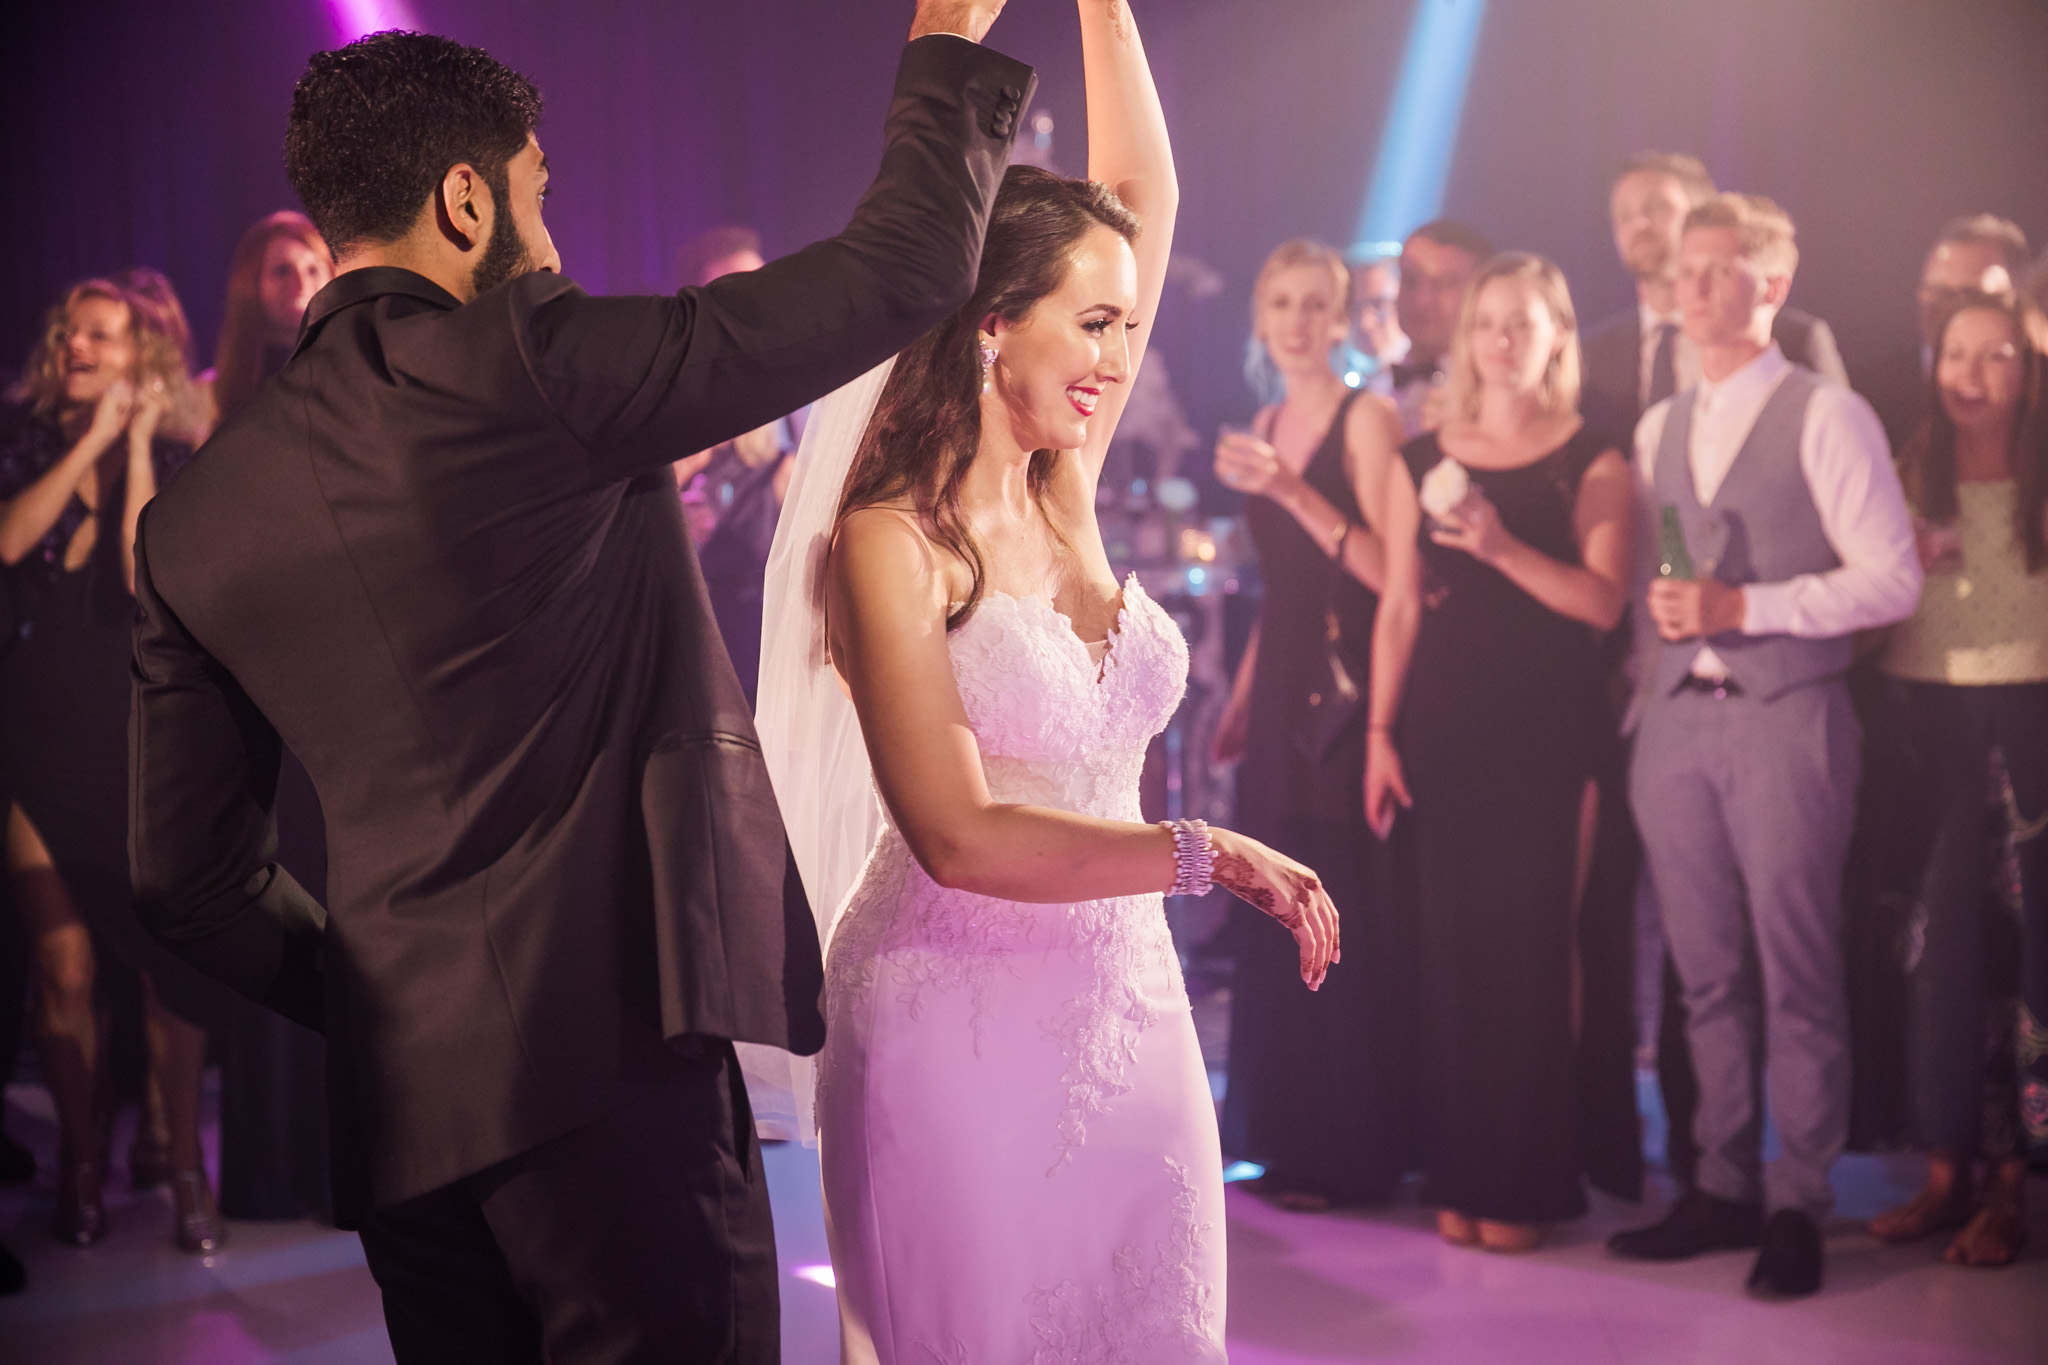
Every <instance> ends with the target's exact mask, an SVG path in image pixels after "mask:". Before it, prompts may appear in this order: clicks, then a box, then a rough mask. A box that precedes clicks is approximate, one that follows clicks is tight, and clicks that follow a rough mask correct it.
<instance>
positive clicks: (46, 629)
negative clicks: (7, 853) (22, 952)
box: [0, 405, 226, 1025]
mask: <svg viewBox="0 0 2048 1365" xmlns="http://www.w3.org/2000/svg"><path fill="white" fill-rule="evenodd" d="M70 446H71V443H70V442H69V441H67V440H66V439H65V437H64V434H63V432H62V431H61V430H59V429H58V427H57V425H56V424H55V423H54V422H51V421H47V420H45V419H42V418H39V417H37V416H35V415H33V414H32V413H31V412H29V411H28V410H27V409H26V408H23V407H20V406H16V405H8V406H6V407H5V408H0V499H11V498H15V497H18V496H20V494H21V493H22V492H23V491H24V490H26V489H27V488H28V487H29V486H31V485H32V484H34V483H35V482H36V481H37V480H38V479H40V478H41V477H42V476H43V475H44V474H46V473H48V472H49V470H50V469H51V468H52V467H53V466H55V465H56V464H58V463H59V462H60V461H62V460H63V458H64V455H65V453H66V452H67V451H68V450H69V449H70ZM122 448H123V449H125V446H124V447H122ZM191 454H192V452H191V449H190V448H189V447H187V446H184V445H182V444H179V443H177V442H173V441H169V440H165V439H163V438H158V440H157V441H156V442H155V443H154V445H153V447H152V450H151V455H152V457H153V460H154V462H155V465H156V478H157V484H158V487H164V486H166V485H168V484H169V483H170V482H171V480H172V479H174V478H175V477H177V474H178V471H179V470H181V469H182V468H184V465H185V462H186V461H187V460H188V459H189V458H190V457H191ZM126 497H127V474H126V466H125V465H124V466H123V468H122V473H121V474H120V475H119V476H118V477H117V478H116V479H115V481H114V483H113V485H112V487H111V489H110V490H109V492H108V495H107V497H106V499H105V500H104V501H103V502H102V503H101V504H100V507H99V510H98V511H97V512H94V511H88V510H87V509H86V506H85V504H84V503H83V502H82V501H81V500H80V499H78V498H76V497H74V498H72V499H71V501H70V502H69V503H67V504H66V506H65V509H64V511H63V512H62V513H61V514H60V515H59V516H58V518H57V521H56V522H55V523H54V524H53V525H52V526H51V527H50V529H49V530H48V531H47V532H45V533H44V534H43V537H42V539H40V540H39V541H37V542H36V544H35V545H34V546H33V547H31V548H30V550H29V552H28V553H27V555H25V556H24V557H23V558H22V559H21V560H20V561H19V562H18V563H15V564H13V565H10V566H7V567H6V568H4V569H0V802H4V801H13V802H15V803H17V804H19V805H20V806H21V808H22V811H23V813H24V814H25V815H27V816H28V819H29V823H30V824H32V825H34V826H35V827H36V830H37V832H38V833H39V834H41V835H42V838H43V843H44V844H45V846H47V847H48V849H49V851H50V857H51V860H52V861H53V862H54V863H55V864H56V867H57V871H58V873H59V875H60V876H62V878H63V879H64V886H65V889H66V890H67V891H69V892H70V894H71V898H72V900H73V902H74V903H75V904H76V906H77V908H78V911H79V914H80V916H81V917H82V918H83V919H84V921H85V923H86V926H87V927H88V928H89V929H90V930H91V932H92V936H93V941H94V943H95V944H96V945H97V947H98V949H99V965H100V973H101V977H102V988H103V990H105V989H108V988H112V989H125V988H126V987H125V985H123V984H121V983H120V978H121V976H122V974H123V972H124V971H125V970H127V969H133V970H137V971H143V972H146V973H148V975H149V977H150V980H151V983H152V984H153V985H154V986H155V987H156V989H157V993H158V995H159V997H160V998H161V999H162V1000H163V1002H164V1005H165V1006H166V1007H167V1008H168V1009H169V1010H170V1011H171V1012H172V1013H173V1014H176V1015H178V1016H179V1017H181V1018H183V1019H186V1020H189V1021H192V1022H196V1023H199V1024H201V1025H204V1024H205V1023H206V1022H207V1021H208V1020H209V1018H210V1017H211V1014H212V1011H213V1010H214V1009H215V1007H216V1006H217V1003H218V1002H219V1001H220V1000H221V999H222V998H223V997H224V996H225V995H226V988H225V987H222V986H220V985H217V984H216V983H214V982H213V981H211V980H208V979H207V978H205V977H203V976H201V975H200V974H199V973H198V971H197V970H195V969H194V968H192V967H191V966H189V965H187V964H186V963H185V962H184V961H183V960H182V959H180V958H177V957H174V956H172V955H171V953H170V952H169V951H168V950H167V949H165V948H164V947H163V946H162V945H160V944H158V943H157V941H156V940H155V939H154V938H152V937H151V936H150V935H149V933H148V931H147V930H145V929H144V928H143V927H142V921H141V920H139V919H137V918H136V915H135V904H134V897H133V895H132V893H131V891H130V888H129V883H128V688H129V678H130V675H131V672H132V664H133V659H134V648H133V645H132V643H131V632H132V630H133V623H134V619H135V599H134V598H133V597H132V596H131V595H130V594H129V592H128V585H127V580H126V575H125V573H124V571H123V568H122V564H121V534H120V520H119V518H120V511H121V508H122V506H123V503H124V502H125V500H126ZM88 518H97V522H98V529H97V538H96V539H95V541H94V544H93V550H92V553H91V554H90V555H89V556H88V557H87V559H86V561H85V563H84V564H82V565H80V566H78V567H77V568H76V569H67V568H66V567H65V566H64V556H65V553H66V551H67V549H68V548H69V546H70V543H71V540H72V537H73V536H74V535H75V534H76V533H77V531H78V528H79V527H80V525H81V524H83V523H84V522H85V521H86V520H87V519H88ZM5 813H6V812H5V806H4V804H0V815H4V814H5ZM130 984H132V983H130ZM137 998H138V999H139V997H137Z"/></svg>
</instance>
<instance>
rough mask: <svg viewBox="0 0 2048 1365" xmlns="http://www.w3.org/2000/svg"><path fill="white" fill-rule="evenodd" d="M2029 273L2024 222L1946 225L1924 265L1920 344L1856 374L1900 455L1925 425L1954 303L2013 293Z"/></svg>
mask: <svg viewBox="0 0 2048 1365" xmlns="http://www.w3.org/2000/svg"><path fill="white" fill-rule="evenodd" d="M2026 273H2027V234H2026V233H2025V232H2023V231H2021V230H2020V225H2019V224H2018V223H2015V222H2012V221H2011V220H2009V219H2005V218H2000V217H1998V216H1997V215H1995V214H1990V213H1976V214H1971V215H1970V216H1968V217H1965V218H1956V219H1952V220H1951V221H1950V222H1948V223H1947V224H1946V225H1944V226H1943V228H1942V229H1941V235H1940V236H1939V237H1937V238H1935V240H1934V245H1933V246H1931V247H1929V248H1928V249H1927V259H1926V260H1925V261H1924V262H1922V263H1921V266H1920V291H1919V294H1918V295H1917V296H1916V298H1915V300H1914V301H1915V303H1916V304H1917V312H1918V314H1919V318H1920V336H1919V340H1918V344H1916V345H1911V346H1901V347H1899V348H1897V349H1896V350H1893V351H1890V352H1888V353H1887V354H1886V355H1884V356H1883V357H1881V358H1880V359H1878V360H1876V361H1874V362H1872V363H1871V364H1870V365H1869V366H1867V367H1866V368H1864V369H1862V370H1860V371H1859V372H1858V373H1857V375H1856V391H1857V392H1858V393H1860V394H1862V395H1863V396H1864V397H1865V398H1868V399H1869V400H1870V405H1871V406H1872V407H1874V408H1876V409H1877V415H1878V418H1879V419H1880V420H1881V421H1883V423H1884V434H1885V435H1886V436H1888V437H1890V438H1891V443H1892V450H1893V452H1894V453H1896V452H1897V451H1898V450H1899V449H1900V448H1901V447H1902V446H1904V445H1905V443H1906V440H1907V438H1909V437H1910V436H1912V434H1913V429H1914V428H1915V427H1916V426H1918V425H1919V421H1920V406H1921V401H1922V398H1923V397H1924V395H1925V394H1926V392H1927V375H1928V372H1929V371H1931V370H1932V369H1933V368H1934V343H1935V341H1936V340H1937V339H1938V338H1937V337H1936V336H1935V331H1936V329H1937V328H1939V327H1940V325H1941V319H1942V315H1943V314H1944V313H1945V312H1946V311H1947V309H1948V305H1949V303H1950V301H1951V300H1953V299H1954V298H1955V297H1956V295H1958V294H1960V293H1962V292H1964V291H1965V290H1977V291H1980V292H1982V293H1986V294H2009V293H2011V292H2012V291H2013V289H2014V287H2015V286H2016V285H2017V284H2018V282H2019V281H2020V280H2021V279H2022V278H2023V277H2024V276H2025V275H2026Z"/></svg>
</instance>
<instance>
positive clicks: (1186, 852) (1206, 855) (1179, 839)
mask: <svg viewBox="0 0 2048 1365" xmlns="http://www.w3.org/2000/svg"><path fill="white" fill-rule="evenodd" d="M1159 827H1160V828H1161V829H1163V830H1165V831H1166V832H1167V833H1169V834H1171V835H1172V836H1173V867H1174V881H1173V889H1172V890H1170V891H1168V892H1167V893H1166V894H1167V895H1169V896H1206V895H1208V894H1209V877H1210V873H1211V872H1213V871H1214V870H1215V867H1216V846H1215V845H1214V844H1212V843H1210V842H1209V825H1208V822H1207V821H1204V820H1161V821H1160V822H1159Z"/></svg>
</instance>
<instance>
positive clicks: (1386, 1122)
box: [1223, 394, 1414, 1203]
mask: <svg viewBox="0 0 2048 1365" xmlns="http://www.w3.org/2000/svg"><path fill="white" fill-rule="evenodd" d="M1356 401H1357V396H1356V395H1355V394H1354V395H1352V396H1351V397H1349V398H1347V399H1345V401H1344V404H1343V406H1341V407H1340V408H1339V409H1338V411H1337V415H1336V417H1335V418H1334V419H1332V421H1331V423H1330V429H1329V431H1328V433H1327V434H1326V435H1325V436H1324V437H1323V441H1322V444H1321V445H1319V446H1318V447H1317V448H1316V451H1315V454H1314V455H1312V456H1311V457H1310V458H1309V462H1308V465H1307V467H1306V468H1305V469H1304V470H1303V471H1302V477H1303V479H1304V481H1305V482H1307V483H1308V485H1309V486H1310V487H1311V488H1314V489H1315V490H1316V491H1317V492H1318V493H1320V494H1322V495H1323V496H1324V497H1325V498H1327V499H1328V500H1329V501H1330V503H1331V505H1332V506H1334V507H1335V508H1336V509H1337V510H1338V511H1339V512H1341V513H1343V514H1344V515H1345V516H1346V517H1348V518H1350V520H1351V521H1352V523H1353V524H1354V525H1358V524H1361V523H1362V522H1363V520H1364V518H1363V517H1362V516H1361V515H1360V513H1359V510H1358V503H1357V500H1356V498H1355V497H1354V496H1353V494H1352V491H1351V486H1350V483H1349V481H1348V479H1347V478H1346V477H1345V471H1344V421H1345V417H1346V415H1347V414H1348V413H1349V411H1350V408H1351V404H1352V403H1353V402H1356ZM1245 518H1246V521H1247V522H1248V523H1249V526H1250V529H1251V535H1252V542H1253V544H1254V546H1255V547H1256V548H1257V550H1258V556H1259V568H1260V575H1261V577H1262V578H1263V580H1264V582H1265V597H1264V601H1263V603H1262V605H1261V608H1260V614H1259V657H1258V662H1257V665H1256V667H1255V670H1254V672H1253V675H1252V688H1251V710H1250V717H1249V724H1248V726H1247V734H1246V743H1245V757H1244V762H1243V764H1242V765H1241V766H1240V767H1239V769H1238V779H1237V827H1238V828H1239V829H1241V830H1242V831H1243V832H1244V833H1246V834H1249V835H1251V836H1252V837H1253V838H1255V839H1259V840H1261V841H1263V842H1265V843H1267V844H1270V845H1272V846H1273V847H1274V848H1276V849H1279V850H1280V851H1281V852H1283V853H1285V854H1287V855H1288V856H1290V857H1293V858H1298V859H1300V860H1301V861H1302V862H1304V863H1306V864H1308V865H1309V866H1310V867H1312V868H1314V869H1315V870H1316V872H1317V873H1318V874H1319V875H1320V876H1321V877H1322V879H1323V884H1324V885H1325V886H1326V887H1327V888H1328V889H1329V892H1330V898H1331V900H1332V901H1333V902H1335V904H1336V906H1337V913H1338V917H1339V920H1340V925H1341V931H1342V934H1343V941H1344V949H1345V952H1344V961H1343V962H1341V963H1338V964H1337V965H1335V966H1333V967H1332V968H1331V969H1330V974H1329V976H1328V977H1327V978H1326V979H1325V981H1324V983H1323V988H1322V989H1321V990H1320V991H1314V992H1312V991H1310V990H1309V989H1308V988H1307V987H1306V986H1304V985H1303V984H1302V981H1301V963H1300V956H1299V953H1298V951H1297V949H1296V947H1295V944H1294V940H1293V938H1292V937H1291V936H1290V935H1288V934H1287V933H1285V932H1284V931H1282V930H1281V929H1280V928H1279V927H1278V926H1277V925H1275V924H1274V923H1273V922H1272V921H1271V920H1269V919H1267V918H1266V917H1265V916H1264V915H1261V914H1259V913H1258V912H1257V911H1254V910H1252V909H1251V908H1250V907H1248V906H1244V905H1237V906H1235V907H1234V914H1235V916H1236V918H1235V920H1234V921H1233V923H1232V925H1231V932H1232V937H1233V940H1234V946H1235V949H1236V952H1235V956H1236V962H1237V971H1236V977H1235V980H1234V982H1233V985H1232V995H1231V1011H1230V1062H1229V1068H1230V1069H1229V1083H1228V1088H1227V1089H1226V1091H1225V1095H1224V1101H1223V1149H1224V1151H1225V1152H1226V1153H1228V1154H1229V1155H1231V1156H1233V1157H1239V1158H1242V1159H1245V1160H1250V1161H1256V1162H1259V1163H1261V1164H1263V1165H1264V1166H1265V1167H1266V1171H1267V1174H1266V1181H1267V1183H1268V1184H1269V1185H1270V1186H1271V1187H1272V1188H1274V1189H1277V1190H1282V1191H1298V1192H1303V1193H1313V1194H1321V1195H1323V1196H1325V1197H1327V1198H1329V1199H1331V1200H1332V1201H1334V1202H1338V1203H1376V1202H1379V1201H1382V1200H1384V1199H1385V1198H1387V1197H1388V1195H1389V1194H1390V1193H1391V1192H1392V1188H1393V1186H1394V1184H1395V1182H1396V1181H1398V1180H1399V1179H1400V1177H1401V1175H1402V1174H1403V1173H1404V1172H1405V1171H1406V1170H1408V1169H1409V1166H1410V1159H1409V1158H1410V1155H1411V1152H1412V1149H1413V1145H1414V1144H1413V1140H1412V1137H1411V1136H1410V1134H1411V1131H1412V1127H1411V1118H1412V1114H1413V1109H1414V1104H1413V1099H1412V1096H1413V1085H1414V1080H1413V1064H1412V1057H1413V1041H1412V1039H1413V1032H1412V1019H1411V1014H1410V1010H1411V1004H1410V1002H1411V1000H1412V995H1411V991H1412V985H1411V981H1410V978H1411V976H1412V970H1411V968H1410V966H1409V963H1410V961H1411V960H1412V959H1411V953H1410V950H1409V948H1408V947H1407V945H1408V944H1409V943H1410V942H1411V938H1410V934H1409V929H1408V917H1407V916H1406V915H1405V914H1403V913H1401V912H1400V910H1399V908H1398V907H1399V903H1398V901H1397V898H1396V896H1395V894H1394V886H1393V881H1394V878H1393V873H1392V867H1393V860H1392V858H1391V857H1390V855H1389V852H1388V849H1387V846H1385V845H1383V844H1381V843H1380V841H1379V840H1378V839H1376V838H1374V837H1373V834H1372V831H1371V830H1370V829H1369V828H1368V827H1367V826H1366V823H1365V800H1364V780H1365V720H1366V707H1367V700H1368V685H1367V673H1366V670H1367V668H1368V666H1369V664H1370V662H1371V655H1372V624H1373V615H1374V611H1375V609H1376V608H1377V606H1378V602H1379V599H1378V596H1377V595H1376V594H1374V593H1373V592H1372V590H1371V589H1369V588H1367V587H1366V586H1365V585H1364V584H1362V583H1360V582H1359V581H1358V580H1357V579H1355V578H1353V577H1352V576H1351V575H1350V574H1348V573H1346V572H1345V571H1344V570H1343V569H1342V568H1340V567H1339V566H1338V565H1337V564H1336V563H1335V562H1334V561H1333V560H1331V559H1330V557H1329V556H1328V555H1326V554H1324V553H1323V550H1322V548H1321V547H1320V546H1319V545H1318V544H1317V543H1316V542H1315V541H1314V540H1312V539H1311V538H1310V537H1309V535H1308V533H1307V532H1306V531H1304V530H1303V529H1302V528H1301V526H1300V524H1299V523H1298V522H1296V521H1295V520H1294V518H1293V516H1292V515H1290V514H1289V513H1288V512H1287V511H1286V510H1285V509H1284V508H1282V507H1280V506H1279V505H1278V504H1277V503H1274V502H1272V501H1270V500H1268V499H1265V498H1254V499H1252V500H1251V502H1250V504H1249V505H1248V506H1247V507H1246V509H1245Z"/></svg>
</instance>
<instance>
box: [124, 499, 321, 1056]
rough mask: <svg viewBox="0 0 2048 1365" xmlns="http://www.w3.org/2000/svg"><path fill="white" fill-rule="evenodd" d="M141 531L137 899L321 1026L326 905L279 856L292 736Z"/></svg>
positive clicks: (220, 968) (273, 999)
mask: <svg viewBox="0 0 2048 1365" xmlns="http://www.w3.org/2000/svg"><path fill="white" fill-rule="evenodd" d="M148 524H149V511H148V509H146V508H145V509H144V511H143V521H142V529H141V530H140V531H138V533H137V536H136V542H135V601H136V622H135V671H134V680H133V690H132V693H131V704H130V708H129V719H128V763H129V774H128V861H129V870H130V875H131V877H132V878H133V881H134V889H135V908H136V913H137V915H138V916H139V917H140V918H141V920H142V922H143V924H144V926H145V927H147V928H148V929H149V931H150V932H151V933H153V934H155V935H156V937H157V938H158V939H159V940H161V941H162V942H163V943H164V945H165V946H166V947H168V948H169V949H170V950H171V951H172V952H174V953H176V954H177V955H178V956H180V957H182V958H184V959H185V960H186V961H187V962H189V963H191V964H192V965H193V966H194V967H197V968H198V969H199V970H200V971H203V972H205V973H206V974H207V975H209V976H212V977H215V978H217V979H219V980H221V981H223V982H225V983H226V984H228V985H229V986H231V987H233V988H234V989H235V990H237V991H239V992H241V993H242V994H243V995H246V996H248V997H249V998H250V999H252V1000H255V1001H256V1002H257V1003H259V1004H262V1005H267V1006H268V1007H270V1008H271V1009H273V1010H276V1011H277V1012H278V1013H280V1014H283V1015H285V1016H286V1017H288V1018H291V1019H295V1020H297V1021H298V1022H299V1023H301V1024H304V1025H306V1026H307V1027H308V1028H313V1029H318V1028H320V1027H321V1026H322V1022H323V1016H324V1010H323V1008H322V1002H323V999H324V990H323V986H322V979H321V972H320V944H321V939H322V937H323V935H324V934H325V931H326V924H327V912H326V910H325V909H324V908H322V906H321V905H320V903H319V902H318V901H316V900H314V899H313V897H312V896H311V895H309V894H307V892H306V891H305V889H304V888H302V887H301V886H300V885H299V884H298V883H297V882H295V881H293V880H292V877H291V874H290V873H288V872H286V871H285V870H284V868H283V867H281V866H279V865H278V863H277V861H276V854H277V831H276V825H275V823H274V821H273V820H272V816H271V807H272V803H273V801H274V800H275V797H276V792H277V774H278V765H279V762H280V759H281V757H282V753H283V745H282V742H281V741H280V740H279V739H278V736H277V732H276V731H275V730H273V729H272V728H271V726H270V723H269V722H268V721H267V720H265V719H264V718H263V715H262V713H260V712H259V711H257V709H256V707H255V705H254V704H253V703H251V702H250V700H249V698H248V697H247V696H246V695H245V694H244V693H243V692H242V689H241V688H240V687H239V686H238V685H237V684H236V683H235V681H234V679H233V678H231V677H229V676H228V674H227V671H226V670H225V669H223V668H221V667H220V666H219V665H218V664H217V663H216V662H214V660H213V659H212V657H211V656H209V655H208V654H207V653H206V651H205V650H204V649H203V648H202V647H201V646H200V645H199V644H198V643H197V642H196V641H194V640H193V639H192V637H191V636H190V635H189V634H188V633H187V632H186V630H185V627H184V626H183V624H181V623H180V622H179V620H178V618H177V616H176V614H175V613H174V612H172V610H171V609H170V608H169V607H168V606H167V605H165V603H164V602H163V600H162V599H161V598H160V597H158V595H157V593H156V589H155V586H154V585H153V584H152V582H151V581H150V576H149V559H148V554H147V550H146V545H147V535H146V532H147V528H148Z"/></svg>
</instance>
